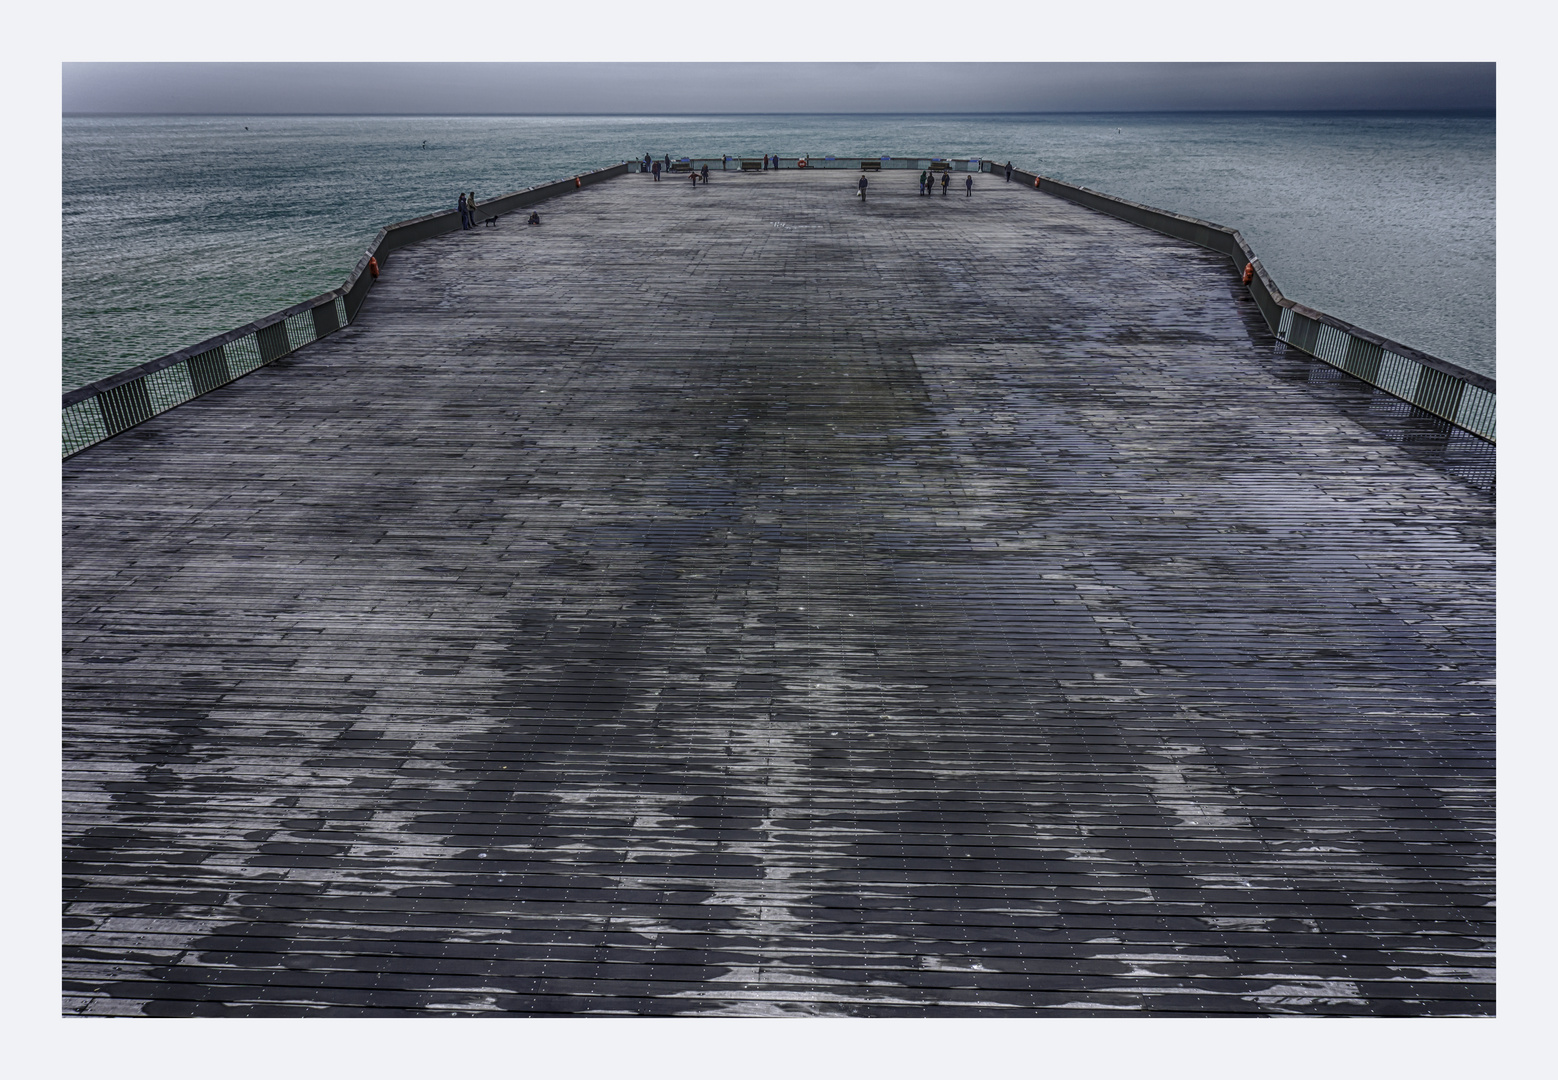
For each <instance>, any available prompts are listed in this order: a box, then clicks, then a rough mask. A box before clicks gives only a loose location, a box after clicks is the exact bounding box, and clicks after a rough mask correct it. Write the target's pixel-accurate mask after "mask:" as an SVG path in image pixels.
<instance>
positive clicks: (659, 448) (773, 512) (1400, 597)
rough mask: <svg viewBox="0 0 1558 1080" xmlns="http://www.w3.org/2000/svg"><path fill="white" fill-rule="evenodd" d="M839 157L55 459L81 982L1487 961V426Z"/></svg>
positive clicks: (720, 185) (886, 985)
mask: <svg viewBox="0 0 1558 1080" xmlns="http://www.w3.org/2000/svg"><path fill="white" fill-rule="evenodd" d="M854 179H855V178H854V177H853V176H850V175H840V176H831V175H829V174H826V173H823V174H819V175H808V174H806V173H795V172H789V173H777V174H775V173H766V174H764V173H759V174H750V175H737V174H727V175H719V176H716V177H715V178H714V182H713V183H710V184H709V185H708V186H706V187H704V186H699V187H697V188H694V187H692V186H691V185H687V184H666V183H663V182H662V183H660V184H658V185H656V184H655V183H654V182H653V181H652V180H650V179H649V178H648V177H642V178H640V177H626V178H623V179H620V180H616V181H612V182H611V183H608V184H603V185H601V186H599V187H597V188H593V189H587V190H585V191H583V192H580V193H579V194H577V195H570V196H569V197H567V198H566V199H560V200H558V201H557V202H556V203H555V204H549V205H551V206H552V209H550V210H546V209H545V208H543V214H542V217H543V221H544V224H543V226H542V227H541V228H539V229H536V228H530V229H526V228H524V227H523V226H522V225H520V223H519V222H518V221H514V222H512V227H511V224H510V222H508V221H505V223H504V224H503V226H502V227H500V228H497V229H481V230H476V231H473V232H468V233H459V234H455V235H452V236H449V237H445V238H442V239H438V240H434V241H429V242H427V243H425V244H422V245H419V246H417V247H415V248H411V249H407V250H406V251H404V252H401V253H398V254H397V255H396V257H395V259H394V260H393V261H392V262H391V263H390V265H389V266H387V267H386V273H385V277H384V278H383V279H382V281H381V284H380V285H379V287H378V288H377V289H376V290H375V291H374V292H373V294H372V295H371V297H370V298H369V300H368V302H367V304H366V306H365V308H364V311H363V316H362V319H361V321H360V323H359V324H357V325H355V326H353V327H351V328H349V329H347V330H344V331H342V332H341V333H340V334H338V335H336V336H334V337H332V338H330V339H328V340H327V341H325V342H322V343H321V344H319V345H317V346H314V347H312V348H311V349H310V350H308V351H307V352H306V353H303V354H299V355H298V356H295V357H292V358H289V359H286V360H283V361H280V362H278V363H277V364H276V365H275V367H274V369H271V370H267V371H263V372H259V373H256V374H255V375H253V376H251V377H249V378H247V379H245V380H243V381H241V382H239V383H235V384H232V385H230V386H228V387H225V388H223V389H221V390H218V391H216V392H215V393H213V394H211V395H210V396H208V397H206V398H203V399H201V400H199V401H197V402H194V403H192V404H190V405H187V406H184V407H182V408H180V409H177V410H175V411H174V412H171V413H168V414H165V415H163V416H160V417H157V418H155V419H154V420H152V421H150V422H148V423H147V424H145V425H143V426H142V427H140V428H138V429H136V430H134V431H132V432H129V433H127V434H125V435H123V436H120V437H119V438H117V439H115V440H112V441H110V442H108V443H105V444H102V445H101V446H98V447H96V448H94V449H92V450H90V451H88V452H87V453H84V454H83V455H81V456H80V457H78V458H74V459H72V460H70V461H68V462H66V463H65V465H64V473H65V486H64V492H65V512H64V565H65V579H64V592H65V604H64V633H65V641H64V649H65V685H64V694H65V726H64V736H65V777H64V783H65V807H64V820H65V839H66V851H65V882H64V885H65V901H66V907H65V956H64V1009H65V1011H67V1012H81V1013H134V1014H142V1013H146V1014H154V1015H186V1014H224V1015H270V1014H307V1013H320V1012H326V1013H336V1014H343V1015H346V1014H376V1015H383V1014H391V1013H395V1012H400V1011H419V1012H423V1011H441V1012H447V1013H475V1012H489V1011H509V1012H522V1013H537V1014H540V1013H612V1012H617V1013H642V1014H673V1013H679V1014H693V1013H736V1014H768V1013H794V1014H809V1013H844V1014H854V1015H918V1014H935V1015H961V1014H976V1013H977V1014H1004V1015H1020V1014H1034V1013H1042V1012H1047V1011H1051V1010H1053V1011H1056V1012H1059V1013H1063V1014H1066V1015H1076V1014H1087V1013H1100V1014H1102V1013H1113V1012H1115V1011H1117V1010H1121V1009H1127V1010H1144V1011H1151V1012H1160V1013H1270V1012H1304V1013H1337V1014H1417V1015H1441V1014H1468V1013H1487V1012H1491V1011H1492V1009H1493V907H1492V902H1493V847H1492V841H1493V831H1492V830H1493V756H1492V754H1493V741H1492V738H1493V627H1494V622H1493V565H1494V562H1493V554H1494V552H1493V506H1492V503H1491V500H1490V499H1489V498H1488V496H1487V495H1486V494H1485V493H1484V489H1485V488H1486V487H1487V483H1488V481H1490V480H1491V465H1492V459H1491V456H1490V455H1491V451H1488V450H1485V449H1480V448H1479V447H1478V446H1467V445H1466V444H1465V443H1462V442H1460V441H1458V440H1457V437H1456V436H1455V435H1454V434H1453V433H1451V432H1447V431H1445V430H1444V429H1443V428H1442V426H1440V427H1435V426H1434V425H1435V423H1436V422H1430V421H1426V420H1425V419H1424V418H1423V417H1421V416H1412V415H1405V414H1403V413H1402V409H1401V408H1399V407H1398V405H1397V404H1395V403H1392V402H1390V401H1388V400H1386V401H1381V400H1379V399H1378V398H1375V397H1371V396H1370V393H1369V392H1368V391H1367V389H1366V388H1360V386H1359V385H1358V384H1356V383H1352V382H1350V381H1347V380H1343V379H1338V378H1336V377H1333V376H1334V373H1331V374H1326V373H1324V372H1318V371H1317V369H1321V368H1323V365H1318V364H1315V363H1313V362H1311V361H1307V360H1305V359H1304V358H1302V357H1300V356H1298V355H1296V354H1287V353H1284V352H1283V351H1281V348H1280V346H1276V345H1275V343H1274V342H1273V341H1272V340H1271V338H1270V337H1269V335H1267V334H1266V333H1265V332H1264V330H1263V329H1262V324H1261V323H1260V321H1259V318H1258V316H1257V314H1256V313H1255V312H1254V310H1253V306H1252V304H1251V302H1250V301H1249V299H1248V297H1247V296H1241V295H1240V292H1241V290H1239V289H1237V288H1236V282H1237V278H1236V276H1235V275H1234V273H1233V271H1232V269H1231V268H1230V267H1229V265H1228V264H1227V263H1226V262H1225V261H1223V260H1220V259H1218V258H1216V257H1214V256H1212V255H1210V254H1208V253H1206V252H1204V251H1200V250H1198V249H1195V248H1193V247H1190V246H1189V245H1186V244H1182V243H1179V242H1177V241H1173V240H1170V239H1167V238H1164V237H1161V236H1157V235H1155V234H1152V233H1148V232H1146V231H1143V230H1138V229H1136V228H1134V227H1132V226H1130V225H1127V224H1124V223H1121V222H1118V221H1114V220H1112V219H1110V218H1107V217H1104V216H1101V215H1098V214H1094V213H1092V212H1091V211H1088V210H1085V209H1083V208H1080V207H1077V206H1074V205H1070V204H1067V203H1064V202H1061V201H1058V200H1054V199H1051V198H1049V197H1047V196H1043V195H1040V194H1037V193H1035V192H1033V191H1031V190H1026V189H1022V188H1020V187H1019V186H1018V185H1015V184H1014V185H1010V186H1008V185H1005V184H1003V183H1001V182H1000V181H998V180H994V179H990V178H984V177H981V178H980V179H979V180H978V181H977V182H976V183H977V186H976V189H975V192H974V195H973V197H972V198H966V197H963V196H961V195H952V196H947V197H942V196H940V195H937V196H933V197H920V196H917V195H916V194H915V190H914V189H915V180H916V177H915V176H912V175H908V176H906V177H905V178H898V177H896V176H893V177H889V176H888V174H883V176H882V178H881V179H880V180H873V182H872V185H871V187H870V194H869V198H868V200H867V201H866V202H865V203H864V204H862V203H861V202H860V201H859V200H858V199H855V198H853V197H852V190H853V185H854ZM900 179H902V182H901V183H899V182H898V181H899V180H900ZM1325 372H1329V369H1325ZM1382 396H1383V395H1381V397H1382ZM1468 438H1469V437H1468Z"/></svg>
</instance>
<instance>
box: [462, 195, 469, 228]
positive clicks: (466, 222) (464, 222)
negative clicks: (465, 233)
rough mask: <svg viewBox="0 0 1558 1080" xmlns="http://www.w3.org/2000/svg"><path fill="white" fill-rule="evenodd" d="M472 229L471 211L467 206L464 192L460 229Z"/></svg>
mask: <svg viewBox="0 0 1558 1080" xmlns="http://www.w3.org/2000/svg"><path fill="white" fill-rule="evenodd" d="M470 227H471V211H470V208H469V207H467V206H466V205H465V192H463V191H462V192H460V228H462V229H469V228H470Z"/></svg>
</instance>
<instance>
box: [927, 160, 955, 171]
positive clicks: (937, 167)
mask: <svg viewBox="0 0 1558 1080" xmlns="http://www.w3.org/2000/svg"><path fill="white" fill-rule="evenodd" d="M930 171H931V172H951V171H952V163H951V162H950V161H933V162H931V163H930Z"/></svg>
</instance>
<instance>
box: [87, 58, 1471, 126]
mask: <svg viewBox="0 0 1558 1080" xmlns="http://www.w3.org/2000/svg"><path fill="white" fill-rule="evenodd" d="M62 69H63V102H64V111H65V112H67V113H359V114H361V113H425V114H470V113H509V114H521V115H523V114H532V115H534V114H543V113H586V114H588V113H614V114H624V113H626V114H661V113H744V112H825V113H840V112H893V113H924V112H1050V111H1060V112H1069V111H1103V112H1113V111H1120V112H1134V111H1150V110H1166V111H1178V110H1198V109H1213V110H1216V109H1234V110H1268V109H1270V110H1282V109H1492V108H1493V106H1494V65H1493V64H1491V63H1484V64H1471V63H1448V64H1438V63H1434V64H1430V63H1316V64H1302V63H1270V64H1259V63H1256V64H1242V63H1240V64H1202V63H1183V64H1175V63H1032V64H1028V63H1009V64H977V63H976V64H965V63H946V64H917V63H862V64H812V63H797V64H775V63H752V64H731V63H718V64H597V63H577V64H548V63H473V64H461V63H427V64H401V63H301V64H300V63H275V64H255V63H219V64H205V63H168V64H158V63H95V64H82V63H67V64H63V65H62Z"/></svg>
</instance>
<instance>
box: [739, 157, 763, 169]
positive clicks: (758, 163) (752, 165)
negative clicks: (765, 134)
mask: <svg viewBox="0 0 1558 1080" xmlns="http://www.w3.org/2000/svg"><path fill="white" fill-rule="evenodd" d="M741 171H742V172H762V171H763V159H762V158H755V157H748V158H742V159H741Z"/></svg>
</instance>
